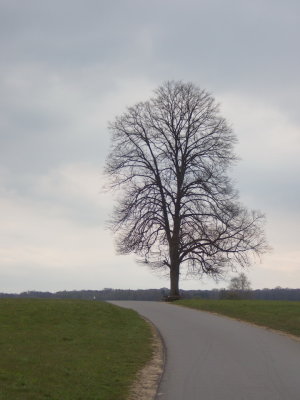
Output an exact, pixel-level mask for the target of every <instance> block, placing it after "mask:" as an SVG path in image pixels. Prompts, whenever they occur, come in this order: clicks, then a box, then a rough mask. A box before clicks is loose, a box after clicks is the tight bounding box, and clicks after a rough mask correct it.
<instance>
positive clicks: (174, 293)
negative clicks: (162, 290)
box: [170, 265, 180, 300]
mask: <svg viewBox="0 0 300 400" xmlns="http://www.w3.org/2000/svg"><path fill="white" fill-rule="evenodd" d="M170 284H171V285H170V286H171V287H170V297H172V298H173V297H174V300H176V298H178V299H179V298H180V294H179V265H175V266H174V265H172V266H171V269H170Z"/></svg>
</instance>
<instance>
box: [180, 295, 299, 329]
mask: <svg viewBox="0 0 300 400" xmlns="http://www.w3.org/2000/svg"><path fill="white" fill-rule="evenodd" d="M174 304H178V305H183V306H186V307H190V308H196V309H199V310H203V311H211V312H215V313H218V314H223V315H227V316H228V317H232V318H238V319H242V320H244V321H248V322H252V323H254V324H257V325H262V326H267V327H269V328H272V329H276V330H280V331H283V332H287V333H291V334H293V335H296V336H300V302H299V301H297V302H296V301H295V302H294V301H270V300H268V301H263V300H179V301H176V302H175V303H174Z"/></svg>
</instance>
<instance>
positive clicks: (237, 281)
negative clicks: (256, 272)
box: [229, 272, 251, 291]
mask: <svg viewBox="0 0 300 400" xmlns="http://www.w3.org/2000/svg"><path fill="white" fill-rule="evenodd" d="M229 290H233V291H239V290H241V291H249V290H251V283H250V281H249V279H248V278H247V276H246V275H245V274H244V272H242V273H240V274H239V275H238V276H235V277H233V278H231V280H230V284H229Z"/></svg>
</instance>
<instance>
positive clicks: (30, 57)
mask: <svg viewBox="0 0 300 400" xmlns="http://www.w3.org/2000/svg"><path fill="white" fill-rule="evenodd" d="M0 8H1V9H0V45H1V56H0V93H1V99H0V126H1V129H0V292H1V291H2V292H20V291H25V290H50V291H57V290H64V289H66V290H72V289H102V288H104V287H112V288H132V289H135V288H160V287H164V286H166V287H167V286H168V279H166V278H163V277H159V276H157V275H154V274H153V273H152V272H151V271H149V270H148V269H147V268H146V267H142V266H140V265H137V264H136V263H135V261H134V257H133V256H116V255H115V250H114V243H113V237H112V235H111V233H110V232H109V231H107V230H106V229H105V224H106V220H107V218H108V215H109V213H110V212H111V209H112V199H111V197H110V195H108V194H104V193H103V192H102V185H103V176H102V171H103V166H104V163H105V158H106V156H107V153H108V149H109V132H108V129H107V124H108V121H110V120H113V119H114V117H115V116H116V115H118V114H120V113H122V112H123V111H125V109H126V107H127V106H130V105H133V104H135V103H136V102H138V101H142V100H147V99H148V98H149V97H150V96H151V95H152V92H153V90H154V89H155V88H157V87H158V86H159V85H161V84H162V83H163V82H165V81H167V80H182V81H185V82H189V81H190V82H193V83H194V84H196V85H198V86H200V87H201V88H203V89H206V90H208V91H209V92H211V93H212V94H213V96H214V97H215V98H216V100H217V101H218V102H220V104H221V113H222V115H223V116H224V117H225V118H226V119H227V121H228V122H229V123H230V124H231V125H232V126H233V129H234V131H235V133H236V135H237V137H238V140H239V143H238V145H237V146H236V153H237V154H238V155H239V156H240V157H241V161H240V162H239V163H238V165H237V166H236V167H235V169H234V171H233V172H232V173H233V175H234V177H235V180H236V187H237V188H238V189H239V191H240V198H241V201H242V202H243V203H244V204H245V205H246V206H247V207H248V208H250V209H251V208H252V209H260V210H262V211H263V212H265V213H266V216H267V226H266V232H267V237H268V240H269V242H270V244H271V246H272V247H273V251H272V253H270V254H268V255H266V256H264V257H263V259H262V261H261V263H260V262H258V263H257V264H254V265H253V266H252V268H251V269H249V270H248V271H247V275H248V277H249V278H250V280H251V282H252V286H253V287H254V288H263V287H269V288H272V287H275V286H282V287H293V288H296V287H298V288H299V287H300V241H299V239H300V184H299V182H300V112H299V93H300V75H299V71H300V51H299V43H300V2H299V1H298V0H285V1H283V0H281V1H280V0H269V1H268V0H259V1H258V0H252V1H248V0H247V1H243V0H236V1H234V0H226V1H225V0H207V1H203V0H198V1H196V0H195V1H193V0H184V1H183V0H180V1H179V0H159V1H158V0H152V1H144V0H136V1H134V0H110V1H108V0H107V1H104V0H85V1H83V0H82V1H76V0H72V1H71V0H59V1H58V0H51V1H46V0H45V1H41V0H35V1H33V0H24V1H17V0H0ZM231 276H233V274H229V275H228V278H227V279H230V277H231ZM227 285H228V282H226V281H222V282H220V283H219V284H218V285H217V284H216V283H215V282H214V281H213V280H210V279H201V280H186V281H182V282H181V287H182V288H184V289H210V288H213V287H219V288H221V287H226V286H227Z"/></svg>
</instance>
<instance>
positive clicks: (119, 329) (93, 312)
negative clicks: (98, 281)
mask: <svg viewBox="0 0 300 400" xmlns="http://www.w3.org/2000/svg"><path fill="white" fill-rule="evenodd" d="M150 338H151V330H150V328H149V326H148V325H147V324H146V323H145V321H144V320H142V319H140V318H139V317H138V315H137V314H136V313H135V312H133V311H131V310H126V309H120V308H117V307H115V306H113V305H110V304H107V303H102V302H97V301H77V300H25V299H0V354H1V357H0V400H43V399H45V400H46V399H47V400H124V399H126V398H127V396H128V389H129V386H130V384H131V382H132V380H133V379H134V377H135V374H136V372H137V370H138V369H140V368H141V367H142V366H143V364H144V363H145V362H146V361H147V360H148V359H149V358H150V356H151V346H150V342H151V340H150Z"/></svg>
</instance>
